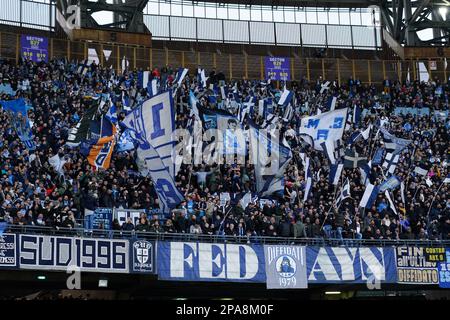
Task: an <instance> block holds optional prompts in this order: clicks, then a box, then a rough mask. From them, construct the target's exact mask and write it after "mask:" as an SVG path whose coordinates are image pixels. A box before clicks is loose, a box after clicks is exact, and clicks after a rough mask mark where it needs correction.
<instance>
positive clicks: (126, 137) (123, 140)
mask: <svg viewBox="0 0 450 320" xmlns="http://www.w3.org/2000/svg"><path fill="white" fill-rule="evenodd" d="M116 148H117V152H125V151H129V150H133V149H134V143H133V138H132V136H131V133H130V129H126V130H125V131H124V132H122V134H121V135H120V137H119V140H118V141H117V147H116Z"/></svg>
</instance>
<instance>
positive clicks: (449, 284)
mask: <svg viewBox="0 0 450 320" xmlns="http://www.w3.org/2000/svg"><path fill="white" fill-rule="evenodd" d="M438 272H439V287H441V288H445V289H450V248H446V249H445V254H444V261H442V262H438Z"/></svg>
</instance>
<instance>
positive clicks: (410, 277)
mask: <svg viewBox="0 0 450 320" xmlns="http://www.w3.org/2000/svg"><path fill="white" fill-rule="evenodd" d="M395 255H396V263H397V283H409V284H438V283H439V277H438V270H437V263H436V262H428V261H426V259H425V248H418V247H396V248H395Z"/></svg>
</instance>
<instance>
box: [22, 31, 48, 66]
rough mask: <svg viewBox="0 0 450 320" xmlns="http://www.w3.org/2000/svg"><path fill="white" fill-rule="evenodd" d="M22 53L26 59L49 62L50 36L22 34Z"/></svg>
mask: <svg viewBox="0 0 450 320" xmlns="http://www.w3.org/2000/svg"><path fill="white" fill-rule="evenodd" d="M20 54H21V56H22V57H23V58H24V59H29V60H31V61H34V62H40V61H44V62H48V38H46V37H36V36H30V35H27V34H23V35H21V36H20Z"/></svg>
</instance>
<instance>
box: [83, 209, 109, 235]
mask: <svg viewBox="0 0 450 320" xmlns="http://www.w3.org/2000/svg"><path fill="white" fill-rule="evenodd" d="M112 217H113V210H112V209H110V208H97V209H95V211H94V213H92V214H89V215H86V217H85V218H84V227H85V228H86V229H89V230H92V229H101V230H111V225H112V220H113V219H112Z"/></svg>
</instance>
